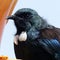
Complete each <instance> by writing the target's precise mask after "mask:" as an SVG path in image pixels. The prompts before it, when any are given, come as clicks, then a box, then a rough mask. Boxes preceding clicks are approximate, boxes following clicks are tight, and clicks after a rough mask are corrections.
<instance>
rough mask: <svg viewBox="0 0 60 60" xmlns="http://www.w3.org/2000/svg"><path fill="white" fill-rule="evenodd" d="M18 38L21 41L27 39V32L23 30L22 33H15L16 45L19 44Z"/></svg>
mask: <svg viewBox="0 0 60 60" xmlns="http://www.w3.org/2000/svg"><path fill="white" fill-rule="evenodd" d="M18 40H19V41H20V42H22V41H26V40H27V33H26V32H24V31H23V32H21V34H20V35H15V37H14V43H15V44H16V45H18Z"/></svg>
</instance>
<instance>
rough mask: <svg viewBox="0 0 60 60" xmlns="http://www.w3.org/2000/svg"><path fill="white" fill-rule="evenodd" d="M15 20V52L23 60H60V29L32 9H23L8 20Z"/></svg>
mask: <svg viewBox="0 0 60 60" xmlns="http://www.w3.org/2000/svg"><path fill="white" fill-rule="evenodd" d="M9 19H11V20H14V23H15V26H16V29H17V32H16V34H15V39H14V51H15V55H16V58H17V59H22V60H60V28H57V27H55V26H52V25H50V24H48V22H47V21H46V20H45V19H43V18H42V17H41V16H39V14H38V13H37V12H36V11H35V10H33V9H30V8H22V9H19V10H18V11H16V13H15V14H14V15H11V16H8V17H7V20H9Z"/></svg>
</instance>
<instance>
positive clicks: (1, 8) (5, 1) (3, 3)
mask: <svg viewBox="0 0 60 60" xmlns="http://www.w3.org/2000/svg"><path fill="white" fill-rule="evenodd" d="M16 2H17V0H0V42H1V37H2V33H3V29H4V26H5V24H6V21H7V20H6V17H7V16H9V15H11V13H12V11H13V9H14V7H15V4H16Z"/></svg>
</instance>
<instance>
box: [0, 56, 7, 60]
mask: <svg viewBox="0 0 60 60" xmlns="http://www.w3.org/2000/svg"><path fill="white" fill-rule="evenodd" d="M0 60H8V57H7V56H0Z"/></svg>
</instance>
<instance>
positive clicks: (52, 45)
mask: <svg viewBox="0 0 60 60" xmlns="http://www.w3.org/2000/svg"><path fill="white" fill-rule="evenodd" d="M38 41H39V44H40V46H42V47H43V48H44V49H45V50H46V51H48V52H49V53H50V54H52V55H54V56H55V58H56V59H57V60H60V42H59V41H58V40H57V39H51V40H48V39H40V40H38Z"/></svg>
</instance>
